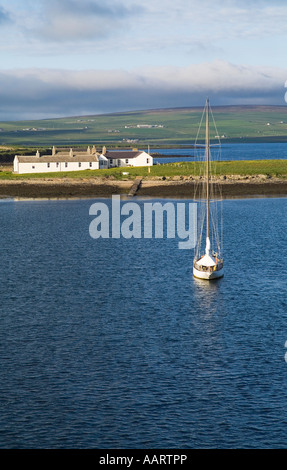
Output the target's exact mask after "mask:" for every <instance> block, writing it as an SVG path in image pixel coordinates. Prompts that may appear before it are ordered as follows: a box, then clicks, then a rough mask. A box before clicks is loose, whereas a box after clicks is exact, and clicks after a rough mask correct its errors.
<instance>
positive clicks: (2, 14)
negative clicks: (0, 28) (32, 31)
mask: <svg viewBox="0 0 287 470" xmlns="http://www.w3.org/2000/svg"><path fill="white" fill-rule="evenodd" d="M10 22H11V16H10V14H9V12H8V11H7V10H5V8H3V7H1V6H0V25H3V24H6V23H10Z"/></svg>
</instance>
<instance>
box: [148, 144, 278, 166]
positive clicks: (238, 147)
mask: <svg viewBox="0 0 287 470" xmlns="http://www.w3.org/2000/svg"><path fill="white" fill-rule="evenodd" d="M203 152H204V149H200V146H198V147H196V149H194V148H191V147H185V148H184V147H182V148H176V149H173V148H166V149H160V148H156V149H152V153H153V154H154V158H153V160H154V163H156V164H164V163H171V162H178V161H194V160H196V159H198V158H201V156H202V154H203ZM211 153H212V154H213V157H214V160H221V161H228V160H232V161H234V160H265V159H268V160H276V159H283V160H285V159H286V158H287V143H286V142H273V143H264V144H262V143H224V142H223V143H221V145H220V146H219V145H216V144H212V145H211ZM157 154H160V155H162V157H157Z"/></svg>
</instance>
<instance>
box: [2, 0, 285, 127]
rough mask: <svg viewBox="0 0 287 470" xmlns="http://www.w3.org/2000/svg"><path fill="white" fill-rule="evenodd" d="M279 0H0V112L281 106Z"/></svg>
mask: <svg viewBox="0 0 287 470" xmlns="http://www.w3.org/2000/svg"><path fill="white" fill-rule="evenodd" d="M286 21H287V2H286V0H272V2H270V0H268V1H266V0H249V1H247V0H220V1H217V0H213V1H212V0H201V1H199V0H145V1H144V2H140V1H138V0H104V2H103V0H24V1H23V0H21V1H20V0H0V31H1V41H0V57H1V62H0V120H2V121H8V120H22V119H45V118H56V117H64V116H80V115H88V114H103V113H104V114H105V113H112V112H121V111H131V110H144V109H156V108H174V107H190V106H204V103H205V99H206V97H207V96H209V98H210V102H211V105H212V106H216V105H232V104H247V105H248V104H270V105H282V106H285V105H286V106H287V103H286V102H285V100H284V96H285V93H286V91H287V90H286V87H285V85H286V86H287V83H286V81H287V63H286V55H287V54H286V44H287V28H286Z"/></svg>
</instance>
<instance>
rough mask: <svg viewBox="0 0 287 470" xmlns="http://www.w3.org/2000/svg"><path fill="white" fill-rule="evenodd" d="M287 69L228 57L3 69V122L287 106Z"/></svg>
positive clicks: (0, 89)
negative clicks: (128, 66) (171, 63)
mask: <svg viewBox="0 0 287 470" xmlns="http://www.w3.org/2000/svg"><path fill="white" fill-rule="evenodd" d="M286 78H287V69H280V68H271V67H263V68H261V67H250V66H244V65H234V64H231V63H228V62H223V61H214V62H211V63H202V64H198V65H190V66H188V67H151V68H148V69H147V68H145V69H134V70H131V71H123V70H112V71H104V70H102V71H100V70H89V71H72V70H70V71H68V70H49V69H29V70H13V71H2V72H1V73H0V100H1V114H0V118H1V120H10V119H16V120H19V119H22V118H40V117H41V118H45V117H47V118H48V117H57V116H68V115H70V116H71V115H84V114H98V113H108V112H115V111H124V110H126V111H127V110H135V109H151V108H170V107H188V106H198V105H202V104H203V103H204V101H205V98H206V96H207V95H208V96H209V97H210V99H211V103H212V104H213V106H215V105H228V104H281V105H284V104H285V101H284V94H285V91H286V90H285V88H284V86H285V82H286Z"/></svg>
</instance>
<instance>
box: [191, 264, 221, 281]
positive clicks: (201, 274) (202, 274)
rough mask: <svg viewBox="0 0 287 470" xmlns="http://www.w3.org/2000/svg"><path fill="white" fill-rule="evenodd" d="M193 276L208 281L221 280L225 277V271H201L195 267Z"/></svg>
mask: <svg viewBox="0 0 287 470" xmlns="http://www.w3.org/2000/svg"><path fill="white" fill-rule="evenodd" d="M193 275H194V277H196V278H197V279H205V280H207V281H209V280H212V279H219V278H220V277H222V276H223V275H224V270H223V268H221V269H219V270H217V271H211V272H209V271H199V270H198V269H196V268H195V267H194V268H193Z"/></svg>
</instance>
